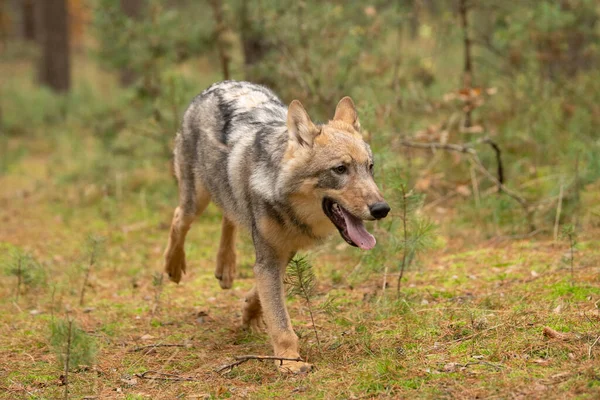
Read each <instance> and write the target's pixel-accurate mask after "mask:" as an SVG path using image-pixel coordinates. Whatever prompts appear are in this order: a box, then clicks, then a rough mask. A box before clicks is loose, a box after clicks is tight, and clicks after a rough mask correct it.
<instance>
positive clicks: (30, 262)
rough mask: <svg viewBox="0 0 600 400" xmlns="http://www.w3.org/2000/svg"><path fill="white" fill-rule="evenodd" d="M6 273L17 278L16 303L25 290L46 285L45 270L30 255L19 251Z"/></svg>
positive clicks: (14, 255)
mask: <svg viewBox="0 0 600 400" xmlns="http://www.w3.org/2000/svg"><path fill="white" fill-rule="evenodd" d="M6 272H7V274H8V275H12V276H15V277H16V278H17V283H16V288H15V303H18V302H19V297H20V295H21V291H22V290H23V288H32V287H37V286H41V285H43V284H44V283H46V271H45V269H44V268H43V267H42V266H41V265H40V264H39V263H38V262H37V261H36V260H35V259H34V258H33V257H32V256H31V255H30V254H28V253H23V252H21V251H18V250H17V251H15V252H14V254H13V256H12V259H11V261H9V263H8V268H7V270H6Z"/></svg>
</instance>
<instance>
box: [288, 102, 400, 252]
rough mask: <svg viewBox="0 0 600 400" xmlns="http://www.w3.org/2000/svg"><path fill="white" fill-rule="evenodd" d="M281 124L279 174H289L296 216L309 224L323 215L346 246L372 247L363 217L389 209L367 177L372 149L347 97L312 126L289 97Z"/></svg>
mask: <svg viewBox="0 0 600 400" xmlns="http://www.w3.org/2000/svg"><path fill="white" fill-rule="evenodd" d="M287 128H288V131H289V134H290V139H289V146H288V150H287V152H286V155H285V158H286V167H287V168H285V169H286V172H285V173H286V174H287V175H288V176H289V177H290V178H292V177H293V178H292V179H290V180H288V182H289V183H290V184H292V182H293V184H292V185H293V186H294V187H293V190H290V192H291V193H293V194H294V203H295V206H296V209H298V210H300V212H301V214H302V215H301V217H302V218H303V219H304V220H306V221H308V222H309V224H310V225H312V226H315V225H318V224H321V225H322V224H323V223H325V224H328V222H327V219H328V220H330V221H331V223H333V225H334V226H335V227H336V228H337V229H338V230H339V232H340V234H341V236H342V237H343V238H344V240H346V242H348V243H349V244H351V245H352V246H357V247H360V248H361V249H365V250H369V249H371V248H373V246H375V238H374V237H373V235H371V234H370V233H369V232H367V230H366V229H365V227H364V225H363V220H375V219H381V218H384V217H385V216H386V215H387V214H388V212H389V211H390V207H389V206H388V204H387V203H386V202H385V201H384V199H383V196H382V195H381V192H380V191H379V189H378V188H377V185H376V184H375V181H374V179H373V153H372V152H371V148H370V147H369V145H368V144H367V143H366V142H365V141H364V140H363V138H362V136H361V133H360V123H359V121H358V114H357V112H356V108H355V106H354V102H353V101H352V99H351V98H350V97H344V98H343V99H342V100H340V102H339V103H338V105H337V107H336V110H335V116H334V117H333V119H332V120H331V121H329V122H328V123H327V124H323V125H315V124H314V123H313V122H312V121H311V119H310V117H309V116H308V113H307V112H306V110H305V109H304V107H303V106H302V104H301V103H300V102H299V101H298V100H294V101H292V103H291V104H290V106H289V108H288V115H287ZM316 214H318V215H316ZM325 217H326V218H325Z"/></svg>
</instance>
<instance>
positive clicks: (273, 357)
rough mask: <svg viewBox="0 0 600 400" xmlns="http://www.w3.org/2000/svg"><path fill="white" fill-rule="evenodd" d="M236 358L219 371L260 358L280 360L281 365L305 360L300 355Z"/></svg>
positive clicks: (260, 359) (262, 359)
mask: <svg viewBox="0 0 600 400" xmlns="http://www.w3.org/2000/svg"><path fill="white" fill-rule="evenodd" d="M233 358H234V360H235V361H234V362H232V363H230V364H225V365H223V366H221V367H219V368H218V369H217V373H221V372H223V371H227V372H229V371H231V370H232V369H233V368H234V367H237V366H238V365H240V364H243V363H245V362H246V361H249V360H259V361H264V360H278V361H280V365H282V364H283V361H304V360H302V359H301V358H300V357H297V358H286V357H276V356H254V355H247V356H235V357H233Z"/></svg>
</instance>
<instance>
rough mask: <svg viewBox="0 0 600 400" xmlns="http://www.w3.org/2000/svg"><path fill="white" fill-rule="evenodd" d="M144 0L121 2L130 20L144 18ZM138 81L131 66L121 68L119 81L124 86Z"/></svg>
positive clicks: (122, 8) (125, 0) (122, 0)
mask: <svg viewBox="0 0 600 400" xmlns="http://www.w3.org/2000/svg"><path fill="white" fill-rule="evenodd" d="M143 6H144V0H121V10H122V11H123V14H125V15H126V16H127V17H128V18H131V19H133V20H138V19H139V18H140V17H141V16H142V11H143V9H144V7H143ZM136 80H137V74H136V73H135V71H134V70H133V69H132V68H131V67H130V66H124V67H123V68H121V71H120V74H119V81H120V82H121V85H122V86H131V85H133V83H134V82H135V81H136Z"/></svg>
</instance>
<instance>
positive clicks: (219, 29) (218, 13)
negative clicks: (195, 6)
mask: <svg viewBox="0 0 600 400" xmlns="http://www.w3.org/2000/svg"><path fill="white" fill-rule="evenodd" d="M209 3H210V6H211V7H212V9H213V14H214V18H215V39H216V42H217V51H218V52H219V59H220V60H221V70H222V72H223V79H224V80H229V61H230V57H229V53H228V51H227V47H228V43H227V42H226V40H225V31H226V30H227V26H226V25H225V18H224V17H223V5H222V4H221V0H210V1H209Z"/></svg>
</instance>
